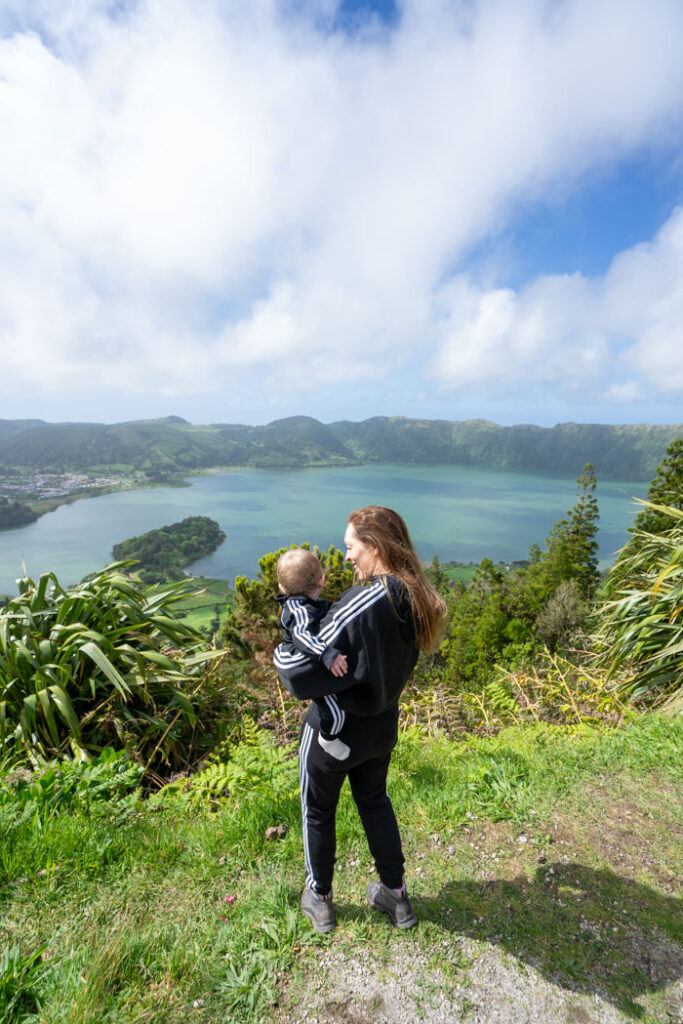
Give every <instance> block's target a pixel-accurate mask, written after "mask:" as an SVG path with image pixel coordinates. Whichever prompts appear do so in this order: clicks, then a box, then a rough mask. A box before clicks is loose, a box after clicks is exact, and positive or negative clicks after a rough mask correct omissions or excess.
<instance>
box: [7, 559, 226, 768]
mask: <svg viewBox="0 0 683 1024" xmlns="http://www.w3.org/2000/svg"><path fill="white" fill-rule="evenodd" d="M127 567H128V566H127V565H126V564H125V563H124V564H123V565H122V564H120V563H119V564H114V565H111V566H108V567H107V568H106V569H104V570H103V571H102V572H99V573H95V574H93V575H92V576H89V577H87V578H86V579H85V580H84V581H83V582H82V583H80V584H78V585H77V586H75V587H70V588H66V589H65V588H63V587H62V586H61V585H60V583H59V581H58V580H57V578H56V577H55V576H54V574H52V573H48V574H45V575H44V576H41V578H40V580H39V581H38V583H35V582H34V581H33V580H32V579H24V580H21V581H20V584H19V590H20V593H19V596H18V597H16V598H14V599H13V600H11V601H10V602H9V603H8V604H7V605H5V607H4V608H2V609H1V610H0V752H2V751H3V750H5V751H12V750H14V751H15V752H16V753H17V754H18V753H21V752H24V753H25V754H28V755H29V756H30V757H31V759H32V760H35V757H36V756H37V755H39V756H42V757H60V756H66V755H71V756H77V757H84V756H86V757H87V756H88V754H89V753H96V752H98V751H101V750H102V749H103V748H104V747H106V746H108V745H112V744H113V745H114V746H116V747H122V748H124V749H126V750H128V751H129V752H130V753H131V754H132V755H134V756H135V757H136V758H137V759H138V760H139V762H140V763H141V764H143V765H144V767H145V770H146V771H148V772H153V771H154V770H155V769H157V768H159V767H161V766H166V768H167V769H168V768H169V767H176V768H177V767H180V766H183V765H185V764H186V763H187V759H188V757H190V756H191V751H192V749H193V747H194V745H195V743H196V733H197V730H198V728H202V727H204V728H205V727H206V722H204V723H203V726H202V725H200V724H199V722H198V712H199V710H200V708H201V707H202V704H201V702H202V699H204V700H206V701H207V702H210V700H211V695H210V694H208V685H207V675H206V673H205V672H203V671H202V666H203V665H204V664H205V663H206V662H207V661H208V660H210V659H213V658H214V657H215V655H216V652H215V651H213V650H212V649H211V648H209V647H208V645H207V643H206V641H205V639H204V637H203V636H202V635H201V634H199V633H197V632H195V631H194V630H193V629H191V628H190V627H189V626H187V625H185V624H183V623H182V622H180V621H179V620H178V619H177V618H175V617H173V614H172V607H173V605H174V604H175V603H177V602H178V601H179V600H180V599H181V597H182V596H183V595H184V594H185V593H186V592H187V587H186V586H183V585H179V584H172V585H170V586H166V587H152V588H149V589H148V588H147V587H145V586H144V585H142V584H140V583H137V582H135V581H133V580H131V579H129V578H128V577H127V576H125V575H124V574H123V572H122V570H123V569H125V568H127ZM214 697H215V694H214ZM204 711H205V712H208V711H209V708H208V707H207V708H204ZM210 719H211V714H209V720H210Z"/></svg>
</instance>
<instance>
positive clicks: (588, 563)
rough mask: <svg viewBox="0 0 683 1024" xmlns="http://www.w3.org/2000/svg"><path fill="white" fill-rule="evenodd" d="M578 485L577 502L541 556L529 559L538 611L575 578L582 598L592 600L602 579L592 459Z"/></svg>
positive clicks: (530, 583)
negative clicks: (559, 588)
mask: <svg viewBox="0 0 683 1024" xmlns="http://www.w3.org/2000/svg"><path fill="white" fill-rule="evenodd" d="M576 484H577V500H576V504H575V505H574V506H573V507H572V508H571V509H570V510H569V512H568V513H567V515H566V517H565V518H564V519H560V520H559V522H557V523H555V525H554V526H553V528H552V529H551V531H550V533H549V534H548V539H547V541H546V550H545V552H543V553H542V554H541V557H540V558H538V557H536V558H532V559H530V562H531V564H530V566H529V571H528V584H529V594H530V599H531V597H533V601H532V603H536V605H537V611H539V612H540V610H541V608H542V607H543V606H544V605H545V604H546V603H547V602H548V601H549V600H550V598H551V597H552V595H553V594H554V593H555V591H556V590H557V588H558V587H559V586H560V584H561V583H566V582H568V581H569V580H575V581H576V584H577V586H578V588H579V592H580V594H581V597H583V598H584V599H588V600H589V599H590V598H592V597H593V596H594V594H595V591H596V590H597V587H598V584H599V582H600V572H599V570H598V542H597V534H598V520H599V518H600V516H599V511H598V502H597V498H596V497H595V489H596V487H597V480H596V476H595V470H594V468H593V466H592V465H591V463H590V462H588V463H586V465H585V466H584V468H583V472H582V473H581V475H580V476H579V477H578V479H577V481H576Z"/></svg>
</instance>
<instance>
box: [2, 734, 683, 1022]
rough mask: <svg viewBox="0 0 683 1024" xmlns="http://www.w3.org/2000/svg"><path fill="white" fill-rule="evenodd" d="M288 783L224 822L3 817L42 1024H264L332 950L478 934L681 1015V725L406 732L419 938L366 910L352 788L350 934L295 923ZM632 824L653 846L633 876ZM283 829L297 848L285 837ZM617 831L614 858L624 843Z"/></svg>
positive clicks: (246, 800)
mask: <svg viewBox="0 0 683 1024" xmlns="http://www.w3.org/2000/svg"><path fill="white" fill-rule="evenodd" d="M278 780H279V781H278V783H277V787H278V788H277V789H272V788H271V789H270V790H269V789H268V787H267V786H266V787H265V789H264V787H263V786H261V787H260V789H259V790H258V791H253V792H249V791H248V788H247V787H246V786H245V788H244V791H243V793H242V796H241V798H240V801H232V802H227V803H224V804H223V805H221V806H220V807H219V808H218V809H217V810H209V809H202V808H194V809H193V808H191V807H189V806H188V805H186V804H181V803H177V802H175V801H171V802H170V803H169V804H168V805H163V804H162V805H161V806H158V807H154V806H153V805H152V804H149V803H147V804H142V805H139V806H138V807H137V808H133V809H130V808H128V809H127V810H126V811H125V813H124V812H121V813H119V812H118V811H117V810H116V807H115V806H112V807H111V808H110V810H109V811H108V812H107V813H104V814H100V815H98V816H94V815H90V816H88V815H85V814H83V813H70V814H68V815H60V816H57V817H49V818H45V819H44V820H42V822H40V827H39V824H38V823H36V822H35V821H32V820H26V821H23V822H21V821H16V820H14V819H11V818H10V816H9V812H8V811H7V809H3V808H2V807H0V834H3V835H4V836H5V839H4V842H3V843H2V845H1V846H0V900H1V902H0V914H1V918H0V948H1V947H4V946H5V945H8V946H9V945H11V946H12V947H15V948H16V949H18V950H20V953H18V954H17V956H21V957H23V958H24V960H23V961H21V962H23V963H28V960H27V959H26V958H30V956H31V954H32V953H33V952H34V951H35V950H39V949H40V948H41V947H42V946H46V947H47V949H46V953H45V954H44V955H43V958H42V966H41V970H42V972H43V973H41V975H40V976H39V977H38V978H36V977H32V978H31V986H32V990H35V992H37V997H38V998H39V999H40V1002H41V1003H42V1010H41V1014H40V1022H41V1024H76V1022H79V1024H90V1022H91V1024H95V1022H97V1024H106V1022H112V1024H113V1022H116V1024H142V1022H143V1021H154V1022H159V1024H161V1022H168V1024H172V1022H173V1024H175V1022H177V1024H180V1022H181V1021H182V1022H185V1021H195V1020H196V1021H201V1022H215V1024H218V1022H221V1024H224V1022H231V1021H234V1022H240V1024H249V1022H256V1021H262V1020H263V1021H265V1020H268V1019H269V1018H271V1017H272V1012H273V1011H272V1008H271V1007H272V1004H273V1002H274V1001H275V1000H276V999H277V998H280V995H281V994H280V988H281V980H282V979H283V978H284V977H285V975H289V974H291V973H292V972H293V973H294V975H296V974H297V972H298V973H299V975H300V976H301V977H303V976H305V974H306V968H307V964H308V963H309V960H310V958H311V956H312V954H313V953H314V952H315V950H316V949H319V948H320V947H326V946H329V945H331V944H333V945H335V946H336V947H338V948H339V949H344V948H349V949H353V950H355V951H356V953H357V952H358V949H359V948H362V947H366V948H367V950H368V952H369V953H370V952H371V953H373V954H375V955H376V956H379V957H382V956H385V957H387V958H390V956H391V951H392V948H393V946H394V944H396V943H399V942H401V943H409V944H410V943H415V944H416V948H419V949H423V950H425V951H427V952H429V951H431V950H435V949H437V948H438V949H442V948H447V949H451V948H452V949H453V950H455V947H454V946H453V945H452V944H453V941H454V940H455V939H459V938H460V937H462V936H467V937H469V938H471V939H472V940H474V941H476V942H481V943H490V944H493V945H495V946H497V947H498V948H499V949H501V950H503V951H504V952H506V953H509V954H511V955H512V956H513V957H515V958H516V959H517V960H518V961H520V962H521V963H533V964H534V966H535V968H536V969H537V970H539V971H541V972H542V973H543V974H545V975H547V976H548V977H551V978H553V979H554V980H555V981H556V982H557V983H558V984H560V985H562V986H564V987H565V988H567V989H570V990H572V991H579V992H580V991H587V992H593V991H596V986H598V985H599V987H600V990H601V991H602V992H603V993H606V996H607V998H609V1000H610V1001H612V1002H613V1003H614V1004H615V1005H616V1006H618V1007H619V1008H620V1009H621V1010H622V1012H624V1013H625V1014H626V1015H627V1016H630V1017H633V1019H636V1018H639V1019H640V1020H642V1021H655V1020H660V1019H661V1020H664V1019H666V1018H664V1017H659V1016H657V1014H658V1012H659V1011H658V1004H657V999H658V998H659V995H660V992H661V990H662V988H663V986H664V984H665V983H666V982H667V981H670V980H671V972H672V971H673V966H672V965H671V964H667V962H666V961H661V963H660V966H659V968H658V972H657V974H656V976H654V975H653V976H650V975H649V974H648V973H647V971H646V969H645V968H644V967H643V965H642V962H641V959H640V956H641V951H642V950H643V949H646V948H647V944H648V942H650V941H651V940H652V936H653V935H654V934H655V933H656V934H658V935H661V936H663V937H664V938H666V940H667V941H668V942H669V943H673V942H676V941H677V942H679V943H680V942H683V927H682V917H681V909H682V902H681V900H680V899H679V898H677V897H676V895H675V894H674V891H673V887H672V886H673V880H674V879H675V878H676V877H679V878H680V877H681V868H682V865H681V850H680V842H677V841H676V836H677V835H678V836H680V834H681V829H683V812H682V811H681V807H682V805H683V801H681V796H682V795H683V720H671V719H665V718H662V717H659V716H654V715H650V716H645V717H642V718H639V719H635V720H633V721H632V722H630V723H629V724H627V725H626V726H624V727H622V728H621V729H619V730H617V731H612V732H601V731H598V730H597V729H593V728H589V727H578V728H571V727H549V726H538V727H529V728H524V729H522V728H515V729H509V730H507V731H505V732H503V733H501V734H500V735H499V736H497V737H495V738H488V739H480V738H472V737H471V738H468V739H466V740H464V741H462V742H457V741H447V740H436V741H434V740H427V739H425V738H424V737H423V736H421V735H419V734H418V733H417V732H409V733H407V734H404V735H403V736H402V737H401V740H400V743H399V746H398V748H397V750H396V754H395V756H394V759H393V763H392V772H391V791H392V794H393V797H394V802H395V806H396V810H397V814H398V818H399V821H400V822H401V824H402V831H403V837H404V845H405V848H406V854H407V858H408V873H409V879H410V883H411V893H412V895H413V897H414V902H415V906H416V909H417V911H418V914H419V917H420V926H419V928H417V929H415V930H414V931H413V932H411V933H408V934H407V935H398V936H397V935H396V933H395V932H394V931H393V930H392V929H390V927H389V926H388V924H387V923H386V922H385V921H384V920H383V919H381V920H375V919H374V918H373V917H372V916H371V913H370V911H368V910H367V908H365V907H364V906H363V902H362V893H363V891H364V885H365V882H366V881H367V879H368V877H370V876H369V873H368V867H369V854H368V851H367V847H366V844H365V840H364V837H363V835H362V831H361V829H360V827H359V823H358V818H357V815H356V813H355V808H354V807H353V805H352V802H351V800H350V797H349V794H348V792H347V791H346V788H345V791H344V794H343V798H342V801H341V804H340V808H339V813H338V856H339V858H340V860H339V863H338V871H337V878H336V898H337V901H338V907H339V918H340V921H339V928H338V930H337V932H336V933H334V935H333V936H332V937H325V938H320V937H318V936H315V935H314V933H312V931H311V930H310V926H309V925H308V924H307V922H305V921H304V920H303V919H302V918H301V917H300V915H299V913H298V909H297V908H298V896H299V892H300V887H301V884H302V853H301V831H300V817H299V808H298V800H297V797H296V795H295V793H294V789H295V786H296V763H295V761H294V760H292V761H291V763H289V767H288V769H287V770H286V771H284V773H282V772H281V773H279V775H278ZM627 813H628V814H629V815H630V816H631V817H632V820H633V821H634V823H635V825H636V827H635V828H634V829H632V830H631V831H632V832H633V835H634V836H635V838H636V839H637V843H638V849H637V850H632V851H631V852H632V854H633V856H632V858H631V860H630V861H629V860H628V857H627V858H626V861H624V857H625V849H626V846H625V843H626V840H625V839H624V838H623V836H622V834H621V829H622V825H623V822H624V820H625V815H626V814H627ZM3 815H4V818H3ZM643 822H647V828H644V827H643V825H642V823H643ZM279 823H285V824H286V825H287V826H288V829H289V830H288V832H287V834H286V836H285V838H284V839H282V840H280V841H270V842H269V841H266V840H265V838H264V831H265V829H266V828H267V827H268V826H270V825H275V824H279ZM646 833H647V835H646ZM520 835H524V836H525V838H526V842H525V843H520V842H519V841H518V840H519V836H520ZM619 836H621V839H620V840H619V842H618V843H617V842H616V840H615V844H614V848H613V849H612V847H611V846H610V843H609V842H606V840H605V837H608V838H609V837H612V838H615V837H619ZM645 839H647V844H646V846H647V848H646V851H645V847H643V845H642V844H643V842H644V840H645ZM626 845H627V844H626ZM629 850H630V847H629ZM644 851H645V852H644ZM626 852H627V853H628V851H626ZM551 868H552V872H551V870H550V869H551ZM584 921H586V922H587V925H584V923H583V922H584ZM614 928H616V929H617V931H613V929H614ZM449 943H450V944H451V945H450V946H449ZM444 944H445V945H444ZM444 955H447V954H444ZM448 955H450V954H448ZM453 956H454V957H455V956H456V953H455V951H454V952H453ZM456 968H457V965H455V966H454V967H453V970H454V971H456ZM458 969H459V968H458ZM657 979H659V980H657ZM195 1004H196V1005H195ZM641 1004H642V1005H641ZM0 1019H1V1018H0ZM27 1019H28V1018H27Z"/></svg>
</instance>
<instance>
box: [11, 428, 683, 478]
mask: <svg viewBox="0 0 683 1024" xmlns="http://www.w3.org/2000/svg"><path fill="white" fill-rule="evenodd" d="M682 434H683V426H681V425H680V424H679V425H672V426H655V425H621V426H615V425H608V424H581V423H562V424H558V425H556V426H554V427H537V426H533V425H519V426H512V427H503V426H499V425H498V424H495V423H491V422H489V421H487V420H463V421H450V420H423V419H410V418H407V417H401V416H395V417H384V416H378V417H373V418H372V419H368V420H364V421H362V422H359V423H352V422H350V421H340V422H336V423H330V424H324V423H320V422H319V421H318V420H315V419H313V418H311V417H308V416H292V417H289V418H287V419H282V420H276V421H274V422H273V423H269V424H267V425H265V426H244V425H240V424H220V423H219V424H210V425H206V426H195V425H193V424H190V423H188V422H187V421H186V420H183V419H182V418H180V417H177V416H169V417H166V418H163V419H157V420H139V421H132V422H129V423H117V424H102V423H44V422H41V421H36V420H2V421H0V441H2V454H1V455H0V467H1V466H3V465H4V466H6V467H11V466H22V467H30V468H33V469H36V470H39V469H43V470H44V469H50V470H52V471H64V472H67V471H83V470H92V469H103V468H117V469H119V470H122V471H124V470H126V469H134V470H142V471H144V472H145V473H146V474H147V475H148V478H149V479H150V481H154V480H158V481H159V482H163V481H164V480H174V479H176V478H177V477H178V475H180V476H182V475H183V474H186V473H188V472H190V471H192V470H202V469H208V468H211V467H221V466H261V467H289V466H291V467H295V466H315V465H352V464H358V463H364V462H397V463H434V464H438V463H441V464H461V465H471V466H487V467H493V468H505V469H517V470H521V471H529V472H553V473H562V474H570V475H576V474H577V473H579V472H580V470H581V467H582V466H583V465H584V464H585V463H586V462H592V463H593V465H594V466H595V468H596V471H597V473H598V475H599V476H600V477H602V478H604V479H610V478H611V479H621V480H647V479H649V478H651V477H652V475H653V473H654V472H655V469H656V467H657V464H658V463H659V461H660V460H661V458H662V457H663V455H664V451H665V449H666V446H667V445H668V444H669V442H670V441H671V440H673V439H674V438H675V437H678V436H681V435H682Z"/></svg>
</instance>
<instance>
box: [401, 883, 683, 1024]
mask: <svg viewBox="0 0 683 1024" xmlns="http://www.w3.org/2000/svg"><path fill="white" fill-rule="evenodd" d="M415 904H416V909H417V911H418V916H420V917H422V918H423V919H428V920H433V921H434V922H436V923H438V924H439V925H440V926H441V927H446V928H447V929H448V930H450V931H452V932H453V933H456V934H458V935H467V936H470V937H472V938H475V939H479V940H484V941H487V942H490V943H492V944H493V945H496V946H499V947H502V948H503V949H505V950H506V951H507V952H508V953H510V954H511V955H512V956H514V957H515V958H516V959H518V960H520V961H522V962H526V963H528V964H530V965H531V966H533V967H534V968H535V969H536V970H537V971H539V972H540V973H541V974H542V975H544V976H545V977H546V978H548V979H549V980H551V981H552V982H553V983H555V984H557V985H561V986H562V987H563V988H566V989H568V990H570V991H573V992H581V993H595V994H598V995H600V996H601V997H602V998H604V999H607V1000H609V1001H610V1002H611V1003H612V1004H613V1005H615V1006H616V1007H618V1008H619V1009H620V1010H621V1011H622V1012H625V1013H627V1014H629V1015H630V1016H631V1017H634V1018H636V1019H637V1018H640V1017H642V1016H643V1015H644V1013H645V1010H644V1009H643V1007H642V1006H641V1005H640V1004H639V1003H637V1002H636V999H637V998H638V997H639V996H643V995H646V994H648V993H653V992H656V991H659V990H661V989H663V988H665V987H666V986H667V985H670V984H671V983H673V982H674V981H677V980H679V979H680V978H683V900H681V899H676V898H675V897H673V896H666V895H663V894H662V893H659V892H657V891H656V890H654V889H652V888H650V887H649V886H647V885H644V884H642V883H640V882H636V881H633V880H631V879H627V878H623V877H621V876H619V875H616V874H614V872H612V871H609V870H607V869H604V870H594V869H592V868H589V867H586V866H585V865H583V864H563V863H555V864H546V865H544V866H543V867H542V868H539V869H538V870H537V872H536V875H535V876H534V878H532V879H529V878H527V877H525V876H519V877H517V878H514V879H511V880H507V879H494V880H491V881H485V882H477V881H473V880H469V879H463V880H453V881H450V882H447V883H446V885H445V886H444V887H443V889H442V890H441V892H440V894H439V896H438V897H437V898H436V899H431V900H430V899H422V900H416V901H415ZM444 908H445V909H444ZM681 1008H682V1009H683V1007H681Z"/></svg>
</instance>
